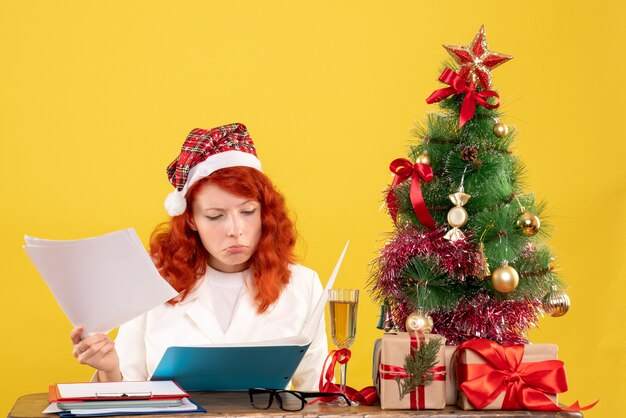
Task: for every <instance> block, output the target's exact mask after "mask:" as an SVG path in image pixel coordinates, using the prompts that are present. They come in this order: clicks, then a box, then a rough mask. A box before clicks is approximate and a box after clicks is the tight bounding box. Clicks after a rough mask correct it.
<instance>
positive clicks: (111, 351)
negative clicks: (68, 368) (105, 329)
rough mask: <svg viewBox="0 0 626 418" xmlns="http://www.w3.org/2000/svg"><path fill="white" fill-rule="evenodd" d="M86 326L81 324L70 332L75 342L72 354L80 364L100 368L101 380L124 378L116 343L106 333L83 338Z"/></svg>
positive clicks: (73, 342) (99, 375)
mask: <svg viewBox="0 0 626 418" xmlns="http://www.w3.org/2000/svg"><path fill="white" fill-rule="evenodd" d="M83 332H84V328H83V327H82V326H81V325H79V326H77V327H76V328H74V329H73V330H72V332H71V333H70V339H71V340H72V344H74V350H72V355H73V356H74V357H75V358H76V359H77V360H78V362H79V363H80V364H86V365H88V366H91V367H93V368H95V369H98V378H99V380H100V381H101V382H112V381H120V380H122V373H121V372H120V361H119V358H118V357H117V351H115V343H114V342H113V341H112V340H111V339H110V338H109V337H107V336H106V335H105V334H93V335H89V336H86V337H85V338H82V339H81V335H82V334H83Z"/></svg>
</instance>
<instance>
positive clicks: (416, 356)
mask: <svg viewBox="0 0 626 418" xmlns="http://www.w3.org/2000/svg"><path fill="white" fill-rule="evenodd" d="M440 347H441V338H436V337H431V338H430V339H429V340H428V341H427V342H425V343H422V344H421V345H420V348H419V349H418V348H413V347H412V348H411V353H410V354H407V355H406V357H405V358H404V369H405V370H406V372H407V374H408V375H409V377H406V378H401V377H396V383H398V390H399V391H400V400H402V398H404V397H405V396H406V395H407V394H409V393H411V392H412V391H414V390H416V389H417V387H418V386H421V385H423V386H426V385H428V384H430V382H432V381H433V377H434V372H433V368H434V367H435V366H436V365H437V354H438V353H439V349H440Z"/></svg>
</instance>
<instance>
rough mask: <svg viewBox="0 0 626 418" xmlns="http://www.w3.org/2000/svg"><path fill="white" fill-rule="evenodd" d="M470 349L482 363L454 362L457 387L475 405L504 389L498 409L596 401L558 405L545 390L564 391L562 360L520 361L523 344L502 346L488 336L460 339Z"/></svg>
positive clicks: (544, 407) (546, 408) (572, 408)
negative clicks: (484, 337) (464, 340)
mask: <svg viewBox="0 0 626 418" xmlns="http://www.w3.org/2000/svg"><path fill="white" fill-rule="evenodd" d="M457 350H458V352H462V350H472V351H473V352H475V353H476V354H478V355H479V356H480V357H481V358H482V359H483V360H485V362H486V363H485V364H462V363H460V362H459V363H457V376H458V379H459V382H462V383H461V385H460V390H461V391H462V392H463V393H465V395H466V396H467V399H468V400H469V401H470V402H471V403H472V405H474V406H475V407H476V408H478V409H483V408H484V407H485V406H487V405H489V404H490V403H492V402H493V401H495V400H496V398H497V397H498V396H499V395H500V393H502V392H503V391H504V392H505V396H504V401H503V403H502V408H501V409H507V410H511V409H528V410H536V411H568V412H572V411H584V410H587V409H590V408H592V407H593V406H595V404H596V403H597V401H596V402H594V403H593V404H591V405H588V406H585V407H581V406H580V405H579V404H578V402H575V403H574V404H572V405H571V406H568V407H566V408H561V407H559V406H558V405H555V404H554V403H553V402H552V400H550V398H548V397H547V396H546V394H557V393H562V392H565V391H567V377H566V375H565V368H564V367H563V362H562V361H559V360H545V361H539V362H535V363H522V357H523V356H524V346H523V345H514V346H506V347H503V346H501V345H499V344H498V343H495V342H493V341H491V340H487V339H483V338H479V339H473V340H469V341H466V342H464V343H463V344H461V345H460V346H459V347H458V349H457Z"/></svg>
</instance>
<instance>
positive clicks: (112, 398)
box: [43, 380, 206, 417]
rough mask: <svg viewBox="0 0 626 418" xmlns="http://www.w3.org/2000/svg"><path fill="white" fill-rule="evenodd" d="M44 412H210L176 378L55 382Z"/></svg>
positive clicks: (82, 413)
mask: <svg viewBox="0 0 626 418" xmlns="http://www.w3.org/2000/svg"><path fill="white" fill-rule="evenodd" d="M48 401H49V402H50V405H49V406H48V407H47V408H46V409H45V410H44V411H43V412H44V413H58V414H59V415H60V416H62V417H75V416H84V417H87V416H106V415H139V414H164V413H167V414H174V413H192V412H206V411H205V410H204V409H203V408H202V407H200V406H198V405H197V404H195V403H193V402H191V401H190V400H189V394H188V393H187V392H185V391H184V390H182V389H181V388H180V387H179V386H178V385H177V384H176V383H174V382H173V381H171V380H170V381H159V382H101V383H65V384H56V385H52V386H50V388H49V391H48Z"/></svg>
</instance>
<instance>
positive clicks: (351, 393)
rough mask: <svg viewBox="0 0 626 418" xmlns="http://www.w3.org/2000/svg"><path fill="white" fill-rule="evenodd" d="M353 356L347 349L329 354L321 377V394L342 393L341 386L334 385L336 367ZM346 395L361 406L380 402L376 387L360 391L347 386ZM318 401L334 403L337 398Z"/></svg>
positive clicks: (368, 387)
mask: <svg viewBox="0 0 626 418" xmlns="http://www.w3.org/2000/svg"><path fill="white" fill-rule="evenodd" d="M351 356H352V353H351V352H350V350H348V349H347V348H342V349H340V350H332V351H331V352H330V353H328V356H327V357H326V360H324V368H323V369H322V374H321V375H320V384H319V388H320V392H341V390H340V388H339V386H338V385H337V384H336V383H333V379H334V377H335V366H336V365H337V363H339V364H345V363H347V362H348V360H350V357H351ZM328 360H331V361H330V364H329V365H328V368H326V363H328ZM324 370H326V372H324ZM345 394H346V396H347V397H348V399H350V400H351V401H355V402H358V403H359V405H374V404H375V403H377V402H378V393H377V392H376V388H375V387H374V386H367V387H365V388H363V389H361V390H358V391H357V390H356V389H354V388H352V387H350V386H346V392H345ZM318 400H320V401H322V402H332V401H334V400H335V398H318Z"/></svg>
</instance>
